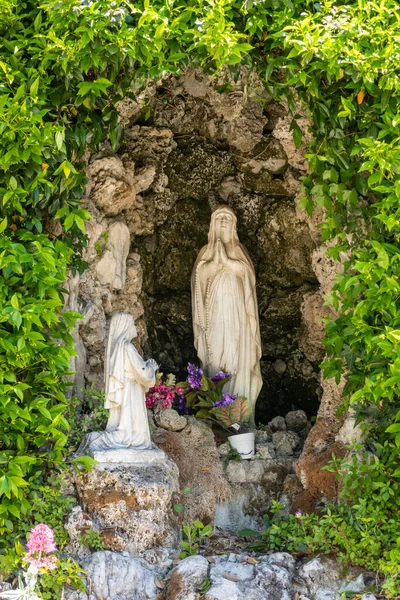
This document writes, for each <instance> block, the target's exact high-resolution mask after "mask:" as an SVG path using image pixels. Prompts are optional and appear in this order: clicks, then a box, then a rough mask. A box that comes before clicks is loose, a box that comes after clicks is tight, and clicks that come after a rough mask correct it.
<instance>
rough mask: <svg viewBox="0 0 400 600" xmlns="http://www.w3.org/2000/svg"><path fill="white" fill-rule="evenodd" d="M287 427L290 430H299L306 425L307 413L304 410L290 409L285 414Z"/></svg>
mask: <svg viewBox="0 0 400 600" xmlns="http://www.w3.org/2000/svg"><path fill="white" fill-rule="evenodd" d="M285 421H286V425H287V428H288V429H289V430H291V431H301V430H302V429H304V428H305V427H307V423H308V420H307V415H306V413H305V412H304V410H291V411H290V412H288V413H287V415H286V416H285Z"/></svg>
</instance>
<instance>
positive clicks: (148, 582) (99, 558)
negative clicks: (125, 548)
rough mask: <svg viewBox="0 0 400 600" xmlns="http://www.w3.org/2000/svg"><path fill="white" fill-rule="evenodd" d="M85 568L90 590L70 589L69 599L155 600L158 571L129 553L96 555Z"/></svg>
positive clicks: (100, 553) (89, 559) (67, 598)
mask: <svg viewBox="0 0 400 600" xmlns="http://www.w3.org/2000/svg"><path fill="white" fill-rule="evenodd" d="M82 567H83V568H84V570H85V571H86V573H87V577H86V578H87V587H86V589H87V591H86V592H78V591H72V590H69V591H68V592H67V593H66V595H65V598H66V600H133V599H134V600H155V599H156V595H157V587H156V585H155V578H156V577H157V571H156V570H154V569H153V568H152V567H151V566H150V565H149V564H148V563H147V562H145V561H142V560H140V559H137V558H133V557H132V556H130V555H129V553H128V552H123V553H116V552H108V551H104V552H95V553H94V554H92V555H91V556H90V557H89V558H88V559H87V560H85V561H83V563H82Z"/></svg>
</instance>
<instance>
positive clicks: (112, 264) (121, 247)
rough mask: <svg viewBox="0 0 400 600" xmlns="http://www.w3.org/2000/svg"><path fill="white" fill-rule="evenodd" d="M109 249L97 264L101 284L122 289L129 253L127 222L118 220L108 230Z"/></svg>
mask: <svg viewBox="0 0 400 600" xmlns="http://www.w3.org/2000/svg"><path fill="white" fill-rule="evenodd" d="M106 247H107V250H106V251H105V252H104V254H103V256H102V257H101V260H100V261H99V262H98V263H97V265H96V272H97V277H98V279H99V282H100V284H101V285H105V286H107V285H109V286H110V287H111V289H114V290H122V289H123V288H124V286H125V282H126V259H127V258H128V254H129V247H130V233H129V229H128V227H127V226H126V225H125V223H122V222H121V221H116V222H114V223H112V224H111V225H110V228H109V230H108V242H107V246H106Z"/></svg>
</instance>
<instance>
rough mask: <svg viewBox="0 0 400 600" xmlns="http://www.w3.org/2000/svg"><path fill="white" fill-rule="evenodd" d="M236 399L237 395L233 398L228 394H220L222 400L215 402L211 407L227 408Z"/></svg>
mask: <svg viewBox="0 0 400 600" xmlns="http://www.w3.org/2000/svg"><path fill="white" fill-rule="evenodd" d="M237 397H238V394H235V395H234V396H231V394H228V393H225V394H222V400H217V402H214V404H213V406H229V405H230V404H233V403H234V402H235V400H236V398H237Z"/></svg>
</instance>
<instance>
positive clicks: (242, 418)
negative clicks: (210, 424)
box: [178, 363, 250, 431]
mask: <svg viewBox="0 0 400 600" xmlns="http://www.w3.org/2000/svg"><path fill="white" fill-rule="evenodd" d="M187 372H188V376H187V379H186V381H184V382H182V383H179V384H178V386H179V388H181V389H182V390H183V391H184V394H185V400H186V405H187V407H188V408H189V409H191V410H193V411H194V413H195V415H196V418H198V419H211V420H214V421H217V422H218V423H219V424H220V425H222V426H223V427H225V428H229V427H232V426H234V425H236V426H237V427H236V431H237V429H238V428H239V426H240V425H241V424H243V423H245V422H246V421H248V420H249V418H250V406H249V403H248V401H247V398H245V397H244V396H238V395H237V394H229V393H228V392H224V391H223V389H224V386H225V384H226V383H228V382H229V381H230V380H231V379H232V375H231V374H230V373H228V372H227V371H223V370H221V371H219V372H218V373H216V374H215V375H214V376H213V377H207V376H206V375H204V373H203V370H202V369H201V368H200V367H198V366H196V365H194V364H192V363H189V364H188V366H187Z"/></svg>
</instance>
